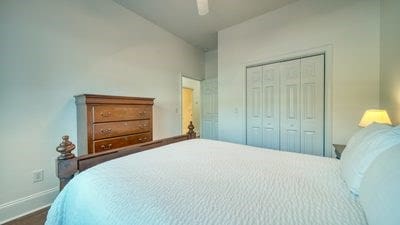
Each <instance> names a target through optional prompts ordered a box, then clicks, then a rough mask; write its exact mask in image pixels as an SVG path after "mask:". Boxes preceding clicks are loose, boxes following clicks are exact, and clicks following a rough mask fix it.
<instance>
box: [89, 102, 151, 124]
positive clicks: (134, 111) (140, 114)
mask: <svg viewBox="0 0 400 225" xmlns="http://www.w3.org/2000/svg"><path fill="white" fill-rule="evenodd" d="M151 117H152V107H151V106H147V105H95V106H93V122H94V123H99V122H111V121H120V120H138V119H150V118H151Z"/></svg>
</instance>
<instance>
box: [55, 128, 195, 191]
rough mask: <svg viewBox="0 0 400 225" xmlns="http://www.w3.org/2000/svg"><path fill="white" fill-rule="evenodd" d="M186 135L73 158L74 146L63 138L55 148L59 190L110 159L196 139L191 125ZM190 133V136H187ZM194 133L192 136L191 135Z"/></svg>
mask: <svg viewBox="0 0 400 225" xmlns="http://www.w3.org/2000/svg"><path fill="white" fill-rule="evenodd" d="M191 125H192V126H190V128H189V132H188V134H185V135H180V136H175V137H170V138H165V139H160V140H156V141H151V142H146V143H139V144H135V145H130V146H125V147H122V148H116V149H112V150H108V151H103V152H99V153H94V154H87V155H82V156H78V157H75V155H74V154H73V153H72V152H71V151H72V150H74V149H75V145H74V144H73V143H72V142H71V141H69V137H68V136H63V138H62V139H63V141H62V142H61V144H60V145H59V147H57V151H58V152H60V156H59V157H58V158H57V160H56V168H57V171H56V173H57V177H58V178H59V179H60V190H62V189H63V188H64V187H65V185H66V184H67V183H68V182H69V181H70V180H71V179H72V178H74V175H75V174H76V173H79V172H82V171H84V170H86V169H88V168H90V167H93V166H95V165H97V164H100V163H102V162H106V161H108V160H111V159H115V158H119V157H122V156H126V155H130V154H133V153H137V152H141V151H145V150H149V149H152V148H156V147H160V146H164V145H168V144H172V143H175V142H180V141H185V140H188V139H194V138H196V133H195V132H194V131H193V129H194V126H193V124H191ZM189 133H191V134H192V135H189ZM193 133H194V135H193Z"/></svg>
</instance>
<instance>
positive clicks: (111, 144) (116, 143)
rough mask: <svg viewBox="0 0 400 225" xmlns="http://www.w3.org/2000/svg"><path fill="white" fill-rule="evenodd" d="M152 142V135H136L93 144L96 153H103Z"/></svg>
mask: <svg viewBox="0 0 400 225" xmlns="http://www.w3.org/2000/svg"><path fill="white" fill-rule="evenodd" d="M148 141H152V136H151V133H143V134H134V135H128V136H123V137H117V138H109V139H104V140H100V141H94V142H93V149H94V152H95V153H96V152H102V151H107V150H111V149H115V148H120V147H124V146H128V145H134V144H139V143H143V142H148Z"/></svg>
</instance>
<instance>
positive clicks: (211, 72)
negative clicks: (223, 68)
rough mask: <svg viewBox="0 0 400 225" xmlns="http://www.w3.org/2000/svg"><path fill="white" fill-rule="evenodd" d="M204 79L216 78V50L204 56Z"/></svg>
mask: <svg viewBox="0 0 400 225" xmlns="http://www.w3.org/2000/svg"><path fill="white" fill-rule="evenodd" d="M204 59H205V60H204V64H205V78H206V79H209V78H214V77H217V76H218V50H213V51H208V52H206V53H205V54H204Z"/></svg>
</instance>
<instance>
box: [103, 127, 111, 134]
mask: <svg viewBox="0 0 400 225" xmlns="http://www.w3.org/2000/svg"><path fill="white" fill-rule="evenodd" d="M100 132H101V133H102V134H109V133H111V132H112V129H111V128H107V129H101V130H100Z"/></svg>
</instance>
